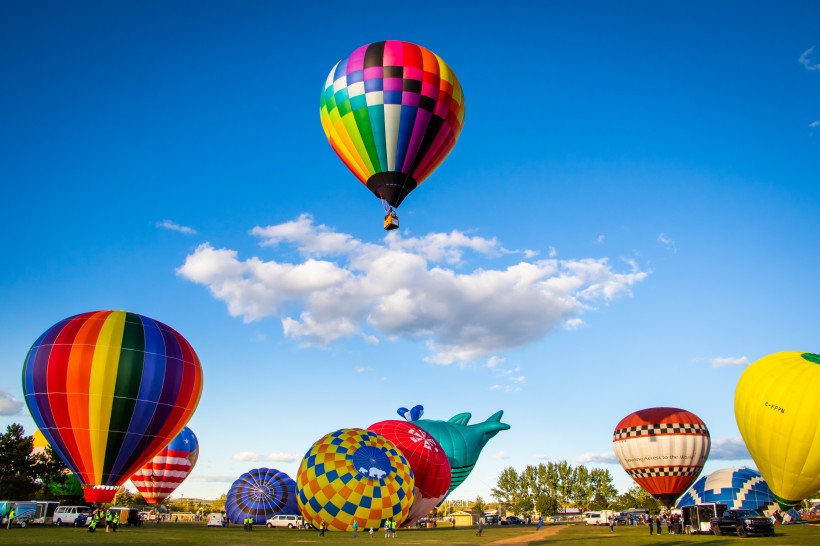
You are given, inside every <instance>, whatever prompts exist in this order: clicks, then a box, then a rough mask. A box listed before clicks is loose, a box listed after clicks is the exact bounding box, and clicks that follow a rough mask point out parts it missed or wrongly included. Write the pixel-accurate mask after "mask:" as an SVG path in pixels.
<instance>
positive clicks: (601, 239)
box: [595, 234, 606, 245]
mask: <svg viewBox="0 0 820 546" xmlns="http://www.w3.org/2000/svg"><path fill="white" fill-rule="evenodd" d="M604 241H606V235H604V234H601V235H598V237H597V238H596V239H595V243H596V244H599V245H602V244H604Z"/></svg>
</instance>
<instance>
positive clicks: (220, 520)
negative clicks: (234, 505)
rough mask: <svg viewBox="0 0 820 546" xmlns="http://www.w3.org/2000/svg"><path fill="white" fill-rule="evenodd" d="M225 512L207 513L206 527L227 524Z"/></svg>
mask: <svg viewBox="0 0 820 546" xmlns="http://www.w3.org/2000/svg"><path fill="white" fill-rule="evenodd" d="M227 523H228V522H227V521H226V520H225V514H221V513H219V512H211V513H210V514H208V527H225V526H226V525H227Z"/></svg>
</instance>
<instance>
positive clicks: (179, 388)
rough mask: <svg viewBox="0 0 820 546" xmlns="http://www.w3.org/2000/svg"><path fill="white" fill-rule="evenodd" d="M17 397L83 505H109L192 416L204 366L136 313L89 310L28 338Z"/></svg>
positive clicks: (176, 338) (175, 336) (165, 329)
mask: <svg viewBox="0 0 820 546" xmlns="http://www.w3.org/2000/svg"><path fill="white" fill-rule="evenodd" d="M23 391H24V393H25V398H26V404H27V405H28V408H29V411H30V412H31V416H32V417H33V419H34V421H35V422H36V423H37V426H39V427H40V430H41V431H42V432H43V434H44V435H45V437H46V439H47V440H48V442H49V443H50V444H51V446H52V447H53V448H54V450H55V451H56V452H57V454H58V455H59V456H60V458H62V459H63V461H64V462H65V463H66V465H68V467H69V468H70V469H71V470H72V471H73V472H74V474H75V475H76V476H77V478H78V479H79V480H80V482H81V483H82V484H83V486H84V487H85V488H86V500H89V501H97V502H106V501H105V500H101V499H103V498H105V497H107V496H109V495H108V494H109V493H110V497H111V498H112V499H113V496H114V494H115V493H116V488H117V487H118V486H120V485H122V484H123V483H124V482H125V481H126V480H127V479H128V478H130V477H131V476H132V475H133V474H134V473H135V472H136V471H137V470H139V469H140V467H142V466H143V465H144V464H145V463H146V462H148V461H149V460H150V459H151V458H152V457H153V456H154V455H156V454H157V453H158V452H159V451H160V450H162V449H163V448H164V447H165V446H166V445H168V443H170V441H171V440H173V439H174V437H175V436H176V435H177V434H179V432H180V430H182V427H184V426H185V423H187V422H188V420H189V419H190V418H191V415H192V414H193V412H194V410H195V409H196V406H197V404H198V403H199V397H200V395H201V393H202V366H201V365H200V363H199V358H198V357H197V355H196V353H195V352H194V350H193V348H192V347H191V345H190V344H189V343H188V342H187V341H186V340H185V338H183V337H182V336H181V335H180V334H179V333H177V332H176V331H175V330H173V329H172V328H170V327H169V326H166V325H165V324H162V323H161V322H159V321H156V320H153V319H150V318H148V317H145V316H142V315H138V314H135V313H127V312H125V311H95V312H91V313H83V314H81V315H76V316H74V317H70V318H67V319H65V320H63V321H60V322H58V323H57V324H55V325H54V326H52V327H51V328H49V329H48V330H46V331H45V333H43V334H42V335H41V336H40V337H39V339H37V341H35V342H34V345H32V347H31V349H30V350H29V353H28V356H27V357H26V361H25V365H24V366H23ZM95 486H97V488H96V489H95ZM103 491H105V493H103ZM90 496H93V497H94V498H90Z"/></svg>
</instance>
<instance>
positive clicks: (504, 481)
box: [492, 466, 522, 517]
mask: <svg viewBox="0 0 820 546" xmlns="http://www.w3.org/2000/svg"><path fill="white" fill-rule="evenodd" d="M492 494H493V497H495V498H496V500H497V501H498V506H499V509H500V510H499V517H501V516H503V515H505V514H502V513H501V512H502V511H503V512H504V513H506V512H507V511H508V510H509V511H513V510H515V509H516V508H517V506H516V505H517V504H518V503H519V502H520V499H521V496H522V495H521V479H520V477H519V476H518V472H517V471H516V470H515V469H514V468H513V467H511V466H508V467H507V468H505V469H504V470H502V471H501V475H500V476H499V477H498V481H497V482H496V487H493V489H492Z"/></svg>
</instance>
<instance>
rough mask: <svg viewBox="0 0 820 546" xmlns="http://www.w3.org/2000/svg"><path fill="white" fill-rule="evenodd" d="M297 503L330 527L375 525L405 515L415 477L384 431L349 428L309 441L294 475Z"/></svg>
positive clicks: (311, 518) (309, 517)
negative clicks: (311, 443)
mask: <svg viewBox="0 0 820 546" xmlns="http://www.w3.org/2000/svg"><path fill="white" fill-rule="evenodd" d="M296 483H297V490H298V500H299V509H300V510H301V512H302V515H303V516H304V517H305V519H306V520H307V521H308V522H310V523H312V524H313V525H314V526H316V527H319V526H320V525H321V523H322V522H324V523H326V524H327V528H328V529H330V530H335V531H345V530H348V529H352V527H353V521H354V520H355V521H358V523H359V527H360V528H361V529H367V528H379V527H383V526H384V522H385V521H387V520H388V519H390V518H392V519H393V521H394V522H396V524H397V525H401V523H402V522H403V521H404V520H405V519H407V515H408V513H409V511H410V506H411V505H412V503H413V489H414V487H415V479H414V477H413V471H412V470H411V469H410V465H409V463H408V462H407V459H405V457H404V455H403V454H402V453H401V451H399V450H398V449H397V448H396V446H394V445H393V444H392V443H391V442H390V441H389V440H387V439H386V438H385V437H384V436H381V435H379V434H376V433H375V432H372V431H369V430H363V429H358V428H348V429H341V430H337V431H336V432H331V433H330V434H326V435H325V436H323V437H322V438H320V439H319V440H317V441H316V443H314V444H313V446H311V448H310V450H309V451H308V452H307V453H306V454H305V457H304V459H302V464H301V465H300V466H299V474H298V475H297V477H296Z"/></svg>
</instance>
